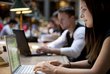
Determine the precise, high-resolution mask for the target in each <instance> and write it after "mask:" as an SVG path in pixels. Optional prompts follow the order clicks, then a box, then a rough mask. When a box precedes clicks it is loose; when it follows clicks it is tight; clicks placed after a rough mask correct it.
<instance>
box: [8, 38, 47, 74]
mask: <svg viewBox="0 0 110 74" xmlns="http://www.w3.org/2000/svg"><path fill="white" fill-rule="evenodd" d="M6 48H7V51H8V56H9V65H10V69H11V74H35V72H34V71H33V68H34V65H21V63H20V57H19V52H18V49H17V42H16V38H15V36H7V37H6ZM36 74H45V73H43V72H41V71H38V72H37V73H36Z"/></svg>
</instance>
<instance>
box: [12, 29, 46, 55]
mask: <svg viewBox="0 0 110 74" xmlns="http://www.w3.org/2000/svg"><path fill="white" fill-rule="evenodd" d="M13 32H14V34H15V35H16V40H17V44H18V49H19V50H20V53H21V54H22V55H25V56H39V55H46V53H37V52H36V49H31V48H30V47H29V45H28V41H27V38H26V36H25V33H24V30H13ZM36 46H37V45H36ZM38 48H39V46H38Z"/></svg>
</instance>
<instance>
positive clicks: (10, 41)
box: [6, 36, 20, 72]
mask: <svg viewBox="0 0 110 74" xmlns="http://www.w3.org/2000/svg"><path fill="white" fill-rule="evenodd" d="M6 45H7V50H8V55H9V63H10V67H11V69H12V72H14V71H15V69H17V68H18V67H19V66H20V59H19V56H18V50H17V43H16V38H15V36H7V37H6Z"/></svg>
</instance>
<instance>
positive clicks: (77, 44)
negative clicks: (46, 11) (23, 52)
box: [37, 7, 85, 61]
mask: <svg viewBox="0 0 110 74" xmlns="http://www.w3.org/2000/svg"><path fill="white" fill-rule="evenodd" d="M58 19H59V22H60V26H61V28H62V29H64V32H63V33H62V35H61V36H60V37H58V38H57V39H56V40H55V41H53V42H50V43H48V44H47V47H46V46H44V47H41V48H39V49H38V50H37V51H38V52H44V53H53V54H61V55H66V56H68V57H69V58H72V60H71V59H70V60H71V61H73V60H77V58H78V57H79V56H80V54H81V52H82V50H83V48H84V46H85V27H84V26H83V25H81V24H80V23H77V24H76V23H75V10H74V8H73V7H65V8H61V9H59V13H58ZM82 59H84V56H82Z"/></svg>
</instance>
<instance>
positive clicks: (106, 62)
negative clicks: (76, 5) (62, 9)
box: [34, 0, 110, 74]
mask: <svg viewBox="0 0 110 74" xmlns="http://www.w3.org/2000/svg"><path fill="white" fill-rule="evenodd" d="M108 8H110V1H106V2H105V1H104V0H81V7H80V9H81V18H82V19H83V20H84V21H85V23H86V27H87V28H86V46H87V50H88V56H87V60H83V61H78V62H71V63H69V64H67V65H66V64H65V65H63V66H65V67H61V66H59V65H61V63H60V62H58V61H56V62H55V61H53V62H54V64H53V63H52V61H51V62H42V63H39V64H37V65H36V67H35V68H34V71H43V72H45V73H46V74H110V58H109V56H110V53H109V52H110V25H109V24H110V22H109V19H108V17H110V14H109V13H110V10H108ZM105 13H106V14H105ZM105 15H106V16H105ZM58 64H59V65H58ZM55 65H57V66H55ZM67 66H68V67H69V68H66V67H67ZM70 67H71V68H70Z"/></svg>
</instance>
